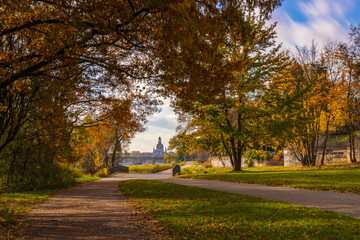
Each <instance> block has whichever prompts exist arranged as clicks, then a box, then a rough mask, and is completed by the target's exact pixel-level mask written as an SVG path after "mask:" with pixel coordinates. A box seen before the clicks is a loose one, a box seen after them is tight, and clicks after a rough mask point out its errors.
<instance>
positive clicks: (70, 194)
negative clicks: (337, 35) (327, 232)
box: [24, 163, 360, 240]
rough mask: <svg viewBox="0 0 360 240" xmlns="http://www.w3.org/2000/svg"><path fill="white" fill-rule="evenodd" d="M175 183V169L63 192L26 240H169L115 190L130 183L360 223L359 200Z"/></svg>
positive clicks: (37, 212)
mask: <svg viewBox="0 0 360 240" xmlns="http://www.w3.org/2000/svg"><path fill="white" fill-rule="evenodd" d="M189 165H191V163H188V164H187V165H186V166H189ZM186 166H184V167H186ZM182 168H183V167H182ZM171 177H172V171H171V169H170V170H166V171H163V172H160V173H156V174H129V173H118V174H115V175H113V176H112V177H109V178H103V179H101V180H98V181H95V182H91V183H85V184H81V185H79V186H76V187H73V188H70V189H66V190H64V191H61V192H59V193H57V194H55V195H54V196H52V197H51V198H49V199H48V200H46V201H45V202H44V203H42V204H40V205H39V206H38V207H37V208H35V209H34V210H33V212H32V213H31V214H30V215H29V218H28V221H27V222H28V225H29V227H28V228H27V229H26V231H25V232H26V234H25V237H24V239H40V240H41V239H124V240H128V239H129V240H130V239H131V240H132V239H144V240H146V239H149V240H153V239H154V240H155V239H158V240H162V239H170V238H169V236H168V235H167V234H166V231H164V229H163V228H162V227H161V226H160V225H159V224H158V223H157V222H156V221H154V220H153V219H152V218H151V217H150V216H149V215H147V214H145V213H144V212H143V211H141V209H139V208H137V207H136V206H135V205H134V204H133V202H132V201H130V200H129V199H128V198H126V197H125V196H123V195H122V194H121V193H119V191H118V190H117V188H116V186H117V185H118V184H119V183H120V182H121V181H124V180H129V179H149V180H158V181H163V182H170V183H175V184H181V185H186V186H192V187H199V188H206V189H211V190H216V191H222V192H229V193H235V194H242V195H249V196H257V197H262V198H266V199H272V200H276V201H284V202H290V203H295V204H299V205H303V206H307V207H311V208H319V209H324V210H330V211H334V212H338V213H344V214H347V215H349V216H352V217H356V218H360V195H355V194H344V193H334V192H325V191H314V190H302V189H294V188H284V187H270V186H263V185H256V184H240V183H231V182H220V181H209V180H199V179H183V178H174V179H173V178H171Z"/></svg>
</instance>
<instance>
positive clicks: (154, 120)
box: [130, 100, 177, 152]
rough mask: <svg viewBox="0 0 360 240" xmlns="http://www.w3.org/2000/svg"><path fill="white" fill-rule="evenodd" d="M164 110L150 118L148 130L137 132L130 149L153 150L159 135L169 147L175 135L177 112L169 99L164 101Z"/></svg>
mask: <svg viewBox="0 0 360 240" xmlns="http://www.w3.org/2000/svg"><path fill="white" fill-rule="evenodd" d="M163 102H164V105H163V106H162V111H161V112H160V113H156V114H154V115H152V116H151V117H150V118H149V122H148V123H147V130H146V131H145V132H142V133H138V134H136V136H135V138H134V139H133V140H132V142H131V145H130V151H141V152H152V149H153V147H155V146H156V144H157V141H158V137H161V139H162V143H163V144H164V146H165V147H168V145H169V140H170V139H171V138H172V137H173V136H174V135H175V128H176V126H177V120H176V119H177V118H176V115H175V113H174V112H173V111H172V109H171V108H170V107H169V105H170V104H169V101H168V100H165V101H163Z"/></svg>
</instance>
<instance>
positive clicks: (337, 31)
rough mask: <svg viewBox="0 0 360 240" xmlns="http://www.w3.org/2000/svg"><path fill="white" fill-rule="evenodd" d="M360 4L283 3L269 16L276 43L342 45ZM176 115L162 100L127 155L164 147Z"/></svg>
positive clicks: (356, 0)
mask: <svg viewBox="0 0 360 240" xmlns="http://www.w3.org/2000/svg"><path fill="white" fill-rule="evenodd" d="M359 11H360V0H285V1H283V3H282V6H281V7H280V8H278V9H276V10H275V12H274V13H273V21H276V22H277V27H276V31H277V35H278V37H277V42H278V43H283V46H284V47H285V48H288V49H291V48H293V47H294V46H296V45H297V46H309V45H310V44H311V42H312V41H313V40H315V42H316V43H317V45H318V46H321V45H322V44H323V43H325V42H327V41H346V40H347V37H348V33H349V28H350V26H351V25H355V26H356V25H359V24H360V14H359ZM176 126H177V121H176V115H175V113H174V112H173V111H172V110H171V108H170V107H169V101H167V100H164V105H163V106H162V111H161V112H160V113H156V114H154V115H153V116H151V117H149V122H148V124H147V130H146V131H145V132H142V133H138V134H137V135H136V136H135V138H134V139H133V140H132V143H131V145H130V147H129V150H130V151H141V152H151V151H152V149H153V147H155V146H156V144H157V139H158V137H161V138H162V142H163V144H164V146H165V147H168V142H169V140H170V139H171V138H172V137H173V136H174V135H175V128H176Z"/></svg>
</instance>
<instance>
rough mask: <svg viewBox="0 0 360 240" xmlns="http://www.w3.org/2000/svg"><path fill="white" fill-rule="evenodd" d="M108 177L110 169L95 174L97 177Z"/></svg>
mask: <svg viewBox="0 0 360 240" xmlns="http://www.w3.org/2000/svg"><path fill="white" fill-rule="evenodd" d="M107 176H109V170H108V168H103V169H101V170H100V171H98V172H97V173H95V177H101V178H104V177H107Z"/></svg>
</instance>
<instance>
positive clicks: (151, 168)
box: [127, 163, 173, 173]
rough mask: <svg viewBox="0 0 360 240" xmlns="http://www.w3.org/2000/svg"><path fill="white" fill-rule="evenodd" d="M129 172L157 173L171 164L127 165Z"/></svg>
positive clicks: (170, 166)
mask: <svg viewBox="0 0 360 240" xmlns="http://www.w3.org/2000/svg"><path fill="white" fill-rule="evenodd" d="M127 167H129V173H157V172H161V171H164V170H167V169H170V168H172V167H173V164H171V163H169V164H144V165H128V166H127Z"/></svg>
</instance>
